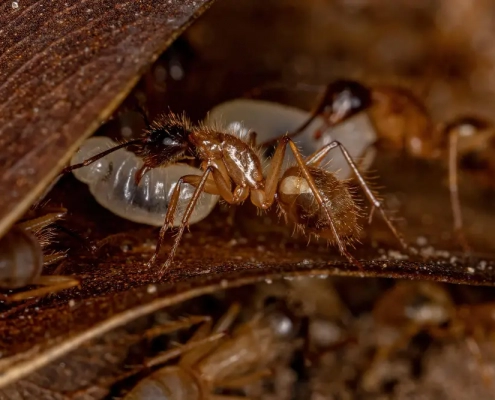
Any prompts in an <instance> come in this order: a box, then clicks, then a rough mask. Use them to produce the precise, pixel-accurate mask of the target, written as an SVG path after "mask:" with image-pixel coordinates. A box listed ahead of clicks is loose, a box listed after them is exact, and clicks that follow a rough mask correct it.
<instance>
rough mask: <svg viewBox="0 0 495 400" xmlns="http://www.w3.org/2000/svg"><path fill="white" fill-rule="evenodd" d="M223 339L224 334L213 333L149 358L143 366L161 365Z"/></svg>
mask: <svg viewBox="0 0 495 400" xmlns="http://www.w3.org/2000/svg"><path fill="white" fill-rule="evenodd" d="M224 337H225V333H214V334H212V335H210V336H207V337H206V338H204V339H199V340H195V341H192V342H191V341H189V342H187V343H186V344H184V345H181V346H179V347H176V348H174V349H170V350H167V351H165V352H164V353H162V354H159V355H157V356H156V357H153V358H150V359H149V360H146V361H145V363H144V364H145V365H146V366H147V367H153V366H155V365H159V364H163V363H165V362H167V361H169V360H171V359H173V358H176V357H179V356H181V355H182V354H184V353H187V352H189V351H191V350H193V349H196V348H200V347H201V346H206V345H209V344H211V343H215V342H217V341H218V340H220V339H223V338H224Z"/></svg>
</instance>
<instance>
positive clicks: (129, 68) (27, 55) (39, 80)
mask: <svg viewBox="0 0 495 400" xmlns="http://www.w3.org/2000/svg"><path fill="white" fill-rule="evenodd" d="M211 3H212V1H211V0H201V1H191V0H174V1H165V0H163V1H151V0H142V1H139V2H135V1H128V2H121V1H116V0H113V1H102V0H91V1H87V2H82V3H81V2H79V1H65V0H56V1H48V0H42V1H29V2H27V1H19V2H10V1H4V2H3V3H2V5H1V16H0V27H1V36H2V41H1V45H0V55H1V56H0V148H1V153H0V172H1V176H0V192H1V193H2V196H1V198H0V236H2V235H3V234H4V233H5V232H6V230H7V229H8V228H9V227H10V226H11V225H12V224H13V223H14V222H15V220H16V219H18V218H19V217H20V216H21V215H22V214H23V212H25V211H26V209H27V208H28V207H29V206H30V205H31V204H32V203H33V202H34V201H35V200H36V198H37V197H38V196H39V195H40V194H41V193H42V192H43V190H44V189H45V188H46V187H47V186H48V185H49V183H50V182H51V181H52V180H53V178H54V177H55V176H56V174H57V173H58V172H59V171H60V170H61V168H62V167H63V166H64V165H65V164H66V163H67V162H68V160H69V158H70V156H71V154H72V153H73V152H74V151H75V150H76V149H77V147H78V146H79V145H80V144H81V142H82V141H83V140H84V138H86V137H87V136H89V135H90V134H91V133H92V132H93V131H94V130H95V129H96V128H97V127H98V125H99V124H100V123H101V121H103V120H105V119H106V118H108V116H109V115H110V114H111V113H112V111H113V110H114V109H115V108H116V107H117V105H118V104H119V103H120V102H121V101H122V100H123V99H124V98H125V96H126V95H127V94H128V93H129V91H130V90H131V88H132V87H133V86H134V85H135V84H136V82H137V80H138V79H139V77H140V75H141V74H142V73H143V72H144V70H145V68H146V67H147V66H149V65H150V64H151V63H152V62H153V61H154V60H155V59H156V58H157V57H158V56H159V55H160V53H162V52H163V51H164V50H165V49H166V48H167V46H168V45H170V43H171V42H172V41H173V40H174V39H175V38H176V37H177V36H178V35H179V34H180V33H181V32H182V31H183V30H184V29H185V28H186V26H187V25H188V24H190V23H191V22H192V21H193V20H194V19H195V18H196V17H197V16H199V15H200V14H201V13H202V12H203V11H204V10H205V9H206V8H207V7H208V6H209V5H210V4H211Z"/></svg>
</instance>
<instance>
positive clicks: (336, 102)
mask: <svg viewBox="0 0 495 400" xmlns="http://www.w3.org/2000/svg"><path fill="white" fill-rule="evenodd" d="M321 104H322V107H321V109H320V110H318V111H319V113H325V114H328V115H329V117H328V118H329V122H330V124H331V125H335V124H337V123H339V122H341V121H344V120H346V119H348V118H350V117H352V116H353V115H356V114H357V113H359V112H361V111H364V110H366V109H367V108H369V107H370V105H371V92H370V90H369V89H368V88H367V87H365V86H364V85H362V84H360V83H359V82H357V81H352V80H345V79H339V80H336V81H334V82H332V83H330V84H329V85H328V86H327V90H326V92H325V95H324V99H323V101H322V103H321Z"/></svg>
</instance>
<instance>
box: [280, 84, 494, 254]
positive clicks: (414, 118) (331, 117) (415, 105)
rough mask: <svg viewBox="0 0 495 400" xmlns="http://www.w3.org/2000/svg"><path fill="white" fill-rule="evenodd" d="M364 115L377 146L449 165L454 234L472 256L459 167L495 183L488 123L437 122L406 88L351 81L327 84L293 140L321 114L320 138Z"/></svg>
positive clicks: (471, 119)
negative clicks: (326, 131)
mask: <svg viewBox="0 0 495 400" xmlns="http://www.w3.org/2000/svg"><path fill="white" fill-rule="evenodd" d="M360 112H367V113H368V114H369V116H370V119H371V121H372V123H373V125H374V127H375V130H376V134H377V136H378V139H377V141H376V143H375V146H377V147H379V148H384V149H398V150H402V151H404V152H406V153H407V154H409V155H411V156H412V157H414V158H420V159H426V160H437V159H441V160H443V161H445V163H446V164H447V167H448V174H449V192H450V201H451V207H452V215H453V222H454V233H455V235H456V236H457V239H458V242H459V243H460V245H461V246H462V248H463V250H464V251H466V252H470V246H469V244H468V242H467V240H466V238H465V237H464V232H463V219H462V211H461V206H460V200H459V190H458V177H457V169H458V168H462V169H467V170H471V171H472V172H474V173H476V174H477V176H478V177H480V176H483V177H485V179H484V181H485V182H486V181H487V180H490V184H491V185H493V183H492V182H491V180H492V178H491V177H492V176H493V169H494V166H492V164H493V162H491V158H490V157H487V154H485V153H486V152H487V148H489V149H492V148H494V146H495V137H494V135H493V132H491V131H490V130H489V129H488V128H489V124H488V123H487V122H486V121H484V120H482V119H480V118H475V117H461V118H457V119H455V120H454V121H452V122H450V123H446V124H434V122H433V120H432V118H431V116H430V114H429V112H428V110H427V109H426V107H425V105H424V104H423V103H422V102H421V101H420V100H419V99H418V98H417V97H415V96H414V95H413V94H412V93H411V92H410V91H408V90H406V89H403V88H400V87H397V86H373V87H369V86H365V85H364V84H362V83H360V82H357V81H353V80H336V81H334V82H332V83H330V84H329V85H327V87H326V89H325V91H324V92H323V94H322V95H321V96H320V98H319V99H318V101H317V104H316V107H315V108H314V109H313V110H312V112H311V116H310V117H309V118H308V119H307V120H306V121H305V122H304V123H303V124H302V125H301V126H299V128H297V129H296V130H294V131H293V132H291V133H290V134H289V136H290V137H294V136H297V135H299V134H300V133H302V132H303V131H304V130H305V129H306V128H307V127H308V126H309V125H310V124H311V122H312V121H314V120H315V118H316V117H318V116H320V117H322V118H323V120H324V125H323V126H322V127H321V128H319V129H318V130H317V131H316V132H315V134H314V137H315V139H318V138H319V137H320V136H321V135H322V132H323V131H324V130H325V129H327V128H329V127H332V126H335V125H337V124H339V123H341V122H343V121H346V120H347V119H349V118H351V117H353V116H354V115H356V114H359V113H360ZM458 156H460V157H459V158H460V162H458Z"/></svg>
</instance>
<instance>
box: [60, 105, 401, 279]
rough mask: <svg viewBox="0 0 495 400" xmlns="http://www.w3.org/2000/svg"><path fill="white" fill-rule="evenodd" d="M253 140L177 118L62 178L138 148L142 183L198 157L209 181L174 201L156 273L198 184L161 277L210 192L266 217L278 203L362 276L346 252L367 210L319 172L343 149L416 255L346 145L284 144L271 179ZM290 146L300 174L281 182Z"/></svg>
mask: <svg viewBox="0 0 495 400" xmlns="http://www.w3.org/2000/svg"><path fill="white" fill-rule="evenodd" d="M145 120H147V118H145ZM248 136H249V137H248V138H247V140H246V139H245V138H242V137H241V136H240V135H239V134H238V133H236V131H234V130H231V131H228V132H224V131H222V130H220V129H218V128H214V127H210V126H207V125H205V124H200V125H197V126H193V125H192V124H191V122H190V121H189V120H188V119H187V118H186V117H184V116H182V117H180V116H177V115H175V114H173V113H169V114H167V115H164V116H162V117H160V118H159V119H157V120H156V121H155V122H153V123H152V124H148V129H147V130H145V131H144V132H143V135H142V136H141V137H140V138H138V139H134V140H131V141H128V142H125V143H123V144H120V145H118V146H115V147H113V148H110V149H108V150H106V151H104V152H101V153H99V154H97V155H95V156H93V157H91V158H89V159H87V160H85V161H83V162H81V163H79V164H74V165H72V166H69V167H67V168H65V169H64V170H63V172H62V173H68V172H70V171H73V170H75V169H78V168H82V167H85V166H87V165H89V164H91V163H93V162H95V161H97V160H98V159H100V158H102V157H105V156H106V155H108V154H110V153H111V152H113V151H116V150H118V149H121V148H123V147H131V146H135V148H136V154H137V155H138V156H140V157H142V158H143V166H142V167H141V168H140V169H139V170H138V171H137V172H136V174H135V180H136V183H139V182H140V180H141V178H142V177H143V175H144V174H145V173H146V172H147V171H148V170H150V169H153V168H157V167H160V166H163V165H166V164H171V163H175V162H177V161H179V160H180V159H184V158H186V157H191V156H193V157H195V158H197V159H199V161H201V169H202V170H203V171H204V172H203V174H202V175H199V176H198V175H185V176H183V177H181V178H180V179H179V181H178V182H177V185H176V187H175V189H174V191H173V193H172V196H171V198H170V204H169V208H168V210H167V214H166V216H165V222H164V224H163V226H162V228H161V230H160V235H159V239H158V243H157V246H156V249H155V252H154V254H153V256H152V258H151V260H150V261H149V264H148V265H149V266H150V267H151V266H154V265H156V262H157V260H158V256H159V253H160V249H161V247H162V245H163V242H164V240H165V233H166V232H167V230H168V229H169V228H171V227H172V226H173V224H174V221H173V218H174V214H175V211H176V208H177V205H178V201H179V195H180V190H181V187H182V185H184V184H190V185H193V186H194V187H195V188H196V189H195V191H194V194H193V196H192V198H191V200H190V202H189V204H188V205H187V208H186V211H185V212H184V215H183V217H182V221H181V224H180V226H179V231H178V234H177V235H176V237H175V241H174V244H173V246H172V249H171V251H170V254H169V256H168V258H167V261H166V262H165V264H164V266H163V267H162V269H161V271H160V274H159V277H161V276H163V273H164V271H165V270H166V269H167V268H168V267H169V266H170V264H171V263H172V260H173V258H174V255H175V253H176V251H177V248H178V246H179V243H180V240H181V237H182V235H183V233H184V230H185V228H186V227H187V226H188V224H189V219H190V217H191V214H192V212H193V210H194V207H195V205H196V203H197V201H198V199H199V197H200V195H201V193H202V192H206V193H209V194H216V195H220V196H221V197H222V198H223V199H224V200H225V201H226V202H227V203H229V204H232V205H237V204H240V203H242V202H244V201H245V200H246V199H247V198H248V197H249V198H250V200H251V202H252V203H253V204H254V205H255V206H256V207H257V208H260V209H262V210H266V209H268V208H270V207H271V206H272V205H273V203H274V202H275V200H277V203H278V205H279V207H280V210H281V213H282V214H283V215H284V217H285V219H286V221H287V220H291V221H292V222H294V223H295V224H296V226H297V227H298V228H300V229H301V230H303V231H304V230H307V231H308V232H309V233H310V234H313V235H316V236H321V237H324V238H326V239H327V240H328V241H329V242H331V243H334V244H336V245H337V247H338V249H339V251H340V252H341V254H342V255H344V256H345V257H346V258H347V260H348V261H349V262H351V263H352V264H354V265H356V266H358V267H359V268H362V265H361V263H360V262H359V261H358V260H356V259H355V258H354V257H353V256H352V255H351V254H350V253H349V252H348V251H347V249H346V245H347V244H348V243H351V242H352V241H353V240H354V239H355V238H356V236H357V234H358V232H359V229H360V227H359V225H358V222H357V218H358V214H359V208H358V207H357V205H356V202H355V201H354V199H353V197H352V195H351V190H350V188H349V186H348V183H347V182H345V181H339V180H338V179H337V178H336V177H335V176H334V174H332V173H330V172H328V171H325V170H324V169H322V168H319V164H320V162H321V161H322V160H323V159H324V158H325V156H326V155H327V154H328V153H329V152H330V151H331V150H333V149H335V148H339V149H340V150H341V152H342V154H343V155H344V157H345V159H346V161H347V162H348V163H349V166H350V167H351V169H352V171H353V173H354V174H355V176H356V178H357V180H358V183H359V185H360V186H361V188H362V189H363V191H364V193H365V195H366V197H367V198H368V200H369V201H370V202H371V204H372V210H371V212H374V211H375V210H379V211H380V213H381V215H382V217H383V219H384V220H385V222H386V223H387V225H388V227H389V229H390V230H391V231H392V233H393V235H394V236H395V237H396V238H397V239H398V240H399V242H400V244H401V246H402V247H403V248H404V249H406V250H408V249H409V248H408V246H407V244H406V242H405V241H404V239H403V238H402V236H401V235H400V234H399V232H398V230H397V229H396V228H395V226H394V225H393V223H392V221H391V220H390V219H389V218H388V217H387V215H386V213H385V211H384V209H383V207H382V204H381V202H380V201H379V200H378V199H377V197H376V196H375V194H374V193H373V192H372V191H371V189H370V188H369V187H368V185H367V184H366V182H365V180H364V178H363V177H362V175H361V173H360V172H359V170H358V168H357V167H356V164H355V163H354V161H353V160H352V158H351V157H350V155H349V153H348V152H347V150H346V149H345V148H344V146H342V145H341V144H340V143H339V142H336V141H334V142H331V143H329V144H327V145H326V146H324V147H323V148H321V149H320V150H318V151H316V152H315V153H314V154H312V155H310V156H309V157H307V158H306V159H304V158H303V156H302V155H301V153H300V152H299V150H298V148H297V146H296V144H295V143H294V142H293V141H292V139H291V138H289V137H288V136H283V137H282V138H281V139H280V140H279V142H278V145H277V147H276V150H275V153H274V155H273V157H272V159H271V160H270V164H269V168H268V173H267V175H266V177H265V176H264V175H263V169H262V163H261V159H260V156H259V154H258V152H257V149H256V134H255V133H254V132H251V133H250V134H249V135H248ZM287 146H288V147H289V148H290V150H291V151H292V152H293V154H294V157H295V160H296V166H294V167H292V168H289V169H288V170H286V171H285V173H284V175H283V176H282V178H280V174H281V172H282V164H283V159H284V155H285V152H286V150H287Z"/></svg>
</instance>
